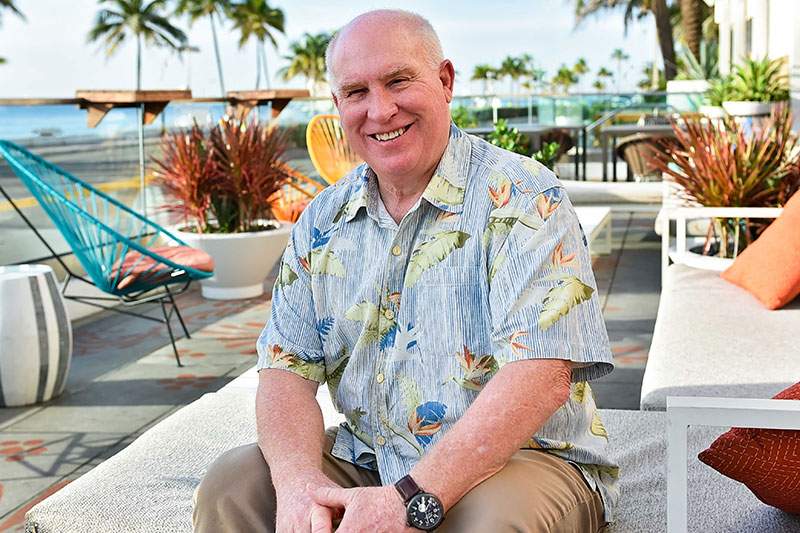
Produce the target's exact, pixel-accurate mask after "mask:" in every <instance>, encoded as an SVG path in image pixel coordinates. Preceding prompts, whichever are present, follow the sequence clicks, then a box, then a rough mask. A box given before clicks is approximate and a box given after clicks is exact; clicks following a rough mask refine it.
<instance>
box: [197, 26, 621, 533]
mask: <svg viewBox="0 0 800 533" xmlns="http://www.w3.org/2000/svg"><path fill="white" fill-rule="evenodd" d="M327 60H328V66H329V78H330V82H331V87H332V92H333V98H334V103H335V104H336V107H337V109H338V110H339V113H340V116H341V123H342V126H343V127H344V130H345V133H346V135H347V139H348V141H349V142H350V144H351V146H352V147H353V149H354V150H355V151H356V152H357V153H358V154H359V155H361V156H362V157H363V158H364V160H365V162H366V164H365V165H362V166H360V167H358V168H357V169H355V170H354V171H353V172H352V173H351V174H350V175H349V176H347V177H345V178H344V179H342V180H341V181H340V182H339V183H337V184H336V185H335V186H332V187H329V188H328V189H326V190H325V191H323V192H322V193H321V194H320V195H319V197H318V198H316V199H315V200H314V201H313V202H312V203H311V205H309V207H308V208H307V209H306V210H305V212H304V213H303V216H302V217H301V219H300V220H299V221H298V223H297V224H296V226H295V228H294V230H293V234H292V238H291V241H290V242H289V245H288V246H287V249H286V253H285V255H284V258H283V262H282V264H281V270H280V276H279V279H278V281H277V283H276V285H275V289H274V292H273V300H272V314H271V318H270V320H269V323H268V325H267V327H266V328H265V330H264V332H263V333H262V335H261V338H260V339H259V341H258V351H259V361H258V366H259V368H260V369H261V370H260V374H259V389H258V394H257V399H256V401H257V406H256V409H257V426H258V434H259V439H258V445H257V446H256V445H255V444H254V445H251V446H245V447H241V448H237V449H234V450H232V451H230V452H227V453H226V454H225V455H223V456H222V457H221V458H220V459H218V460H217V462H216V463H215V464H214V465H213V466H212V467H211V468H210V470H209V472H208V474H207V476H206V477H205V479H204V480H203V483H202V484H201V486H200V488H199V489H198V493H197V501H196V507H195V517H194V519H195V527H196V530H197V531H199V532H201V533H203V532H206V531H272V530H276V529H277V531H331V528H332V524H333V523H334V521H335V520H338V519H339V518H341V523H340V524H339V531H348V532H349V531H370V532H371V531H404V530H406V531H417V530H425V529H432V528H434V527H437V526H438V527H439V529H438V531H459V532H461V531H475V532H486V531H548V532H554V531H563V532H567V531H569V532H573V531H591V532H594V531H598V530H599V529H600V528H601V527H603V525H604V523H605V522H607V521H609V520H610V518H611V513H612V509H613V505H614V501H615V499H616V489H615V482H616V477H617V468H616V466H615V465H614V464H613V462H612V461H610V460H609V458H608V455H607V450H606V448H607V435H606V432H605V429H604V428H603V425H602V423H601V422H600V420H599V418H598V416H597V410H596V408H595V405H594V400H593V398H592V395H591V390H590V389H589V387H588V385H587V384H586V380H588V379H593V378H596V377H599V376H601V375H604V374H606V373H608V372H610V371H611V369H612V364H611V355H610V352H609V349H608V338H607V335H606V332H605V327H604V325H603V320H602V316H601V314H600V309H599V305H598V301H597V297H596V295H595V294H594V292H595V282H594V278H593V275H592V272H591V267H590V260H589V256H588V252H587V248H586V244H585V239H584V237H583V234H582V231H581V229H580V227H579V224H578V221H577V218H576V216H575V213H574V210H573V209H572V206H571V205H570V203H569V200H568V199H567V197H566V195H565V194H564V192H563V189H562V188H561V186H560V184H559V182H558V180H557V179H556V177H555V176H554V175H553V173H552V172H550V171H549V170H547V169H546V168H544V167H543V166H541V165H539V164H538V163H536V162H535V161H533V160H531V159H529V158H524V157H521V156H518V155H515V154H512V153H510V152H506V151H504V150H500V149H498V148H496V147H494V146H491V145H489V144H488V143H486V142H484V141H481V140H479V139H477V138H475V137H472V136H468V135H465V134H464V133H463V132H461V131H460V130H458V129H457V128H455V126H451V124H450V115H449V107H448V105H449V103H450V100H451V99H452V94H453V78H454V69H453V65H452V63H451V62H450V61H449V60H446V59H444V58H443V56H442V52H441V46H440V44H439V41H438V38H437V37H436V34H435V32H434V31H433V29H432V28H431V27H430V24H428V23H427V21H425V20H424V19H422V18H421V17H419V16H417V15H414V14H411V13H407V12H403V11H374V12H370V13H366V14H364V15H361V16H359V17H357V18H356V19H354V20H353V21H351V22H350V23H349V24H347V25H346V26H345V27H344V28H342V29H341V30H340V32H339V33H338V35H337V36H336V38H335V39H334V40H333V41H332V42H331V44H330V46H329V49H328V54H327ZM323 382H327V384H328V386H329V388H330V392H331V397H332V399H333V403H334V405H335V407H336V408H337V409H338V410H339V411H340V412H341V413H343V414H344V415H345V417H346V420H347V422H346V424H342V425H341V426H340V427H339V428H337V429H333V430H329V431H328V433H327V434H326V433H325V432H324V427H323V421H322V416H321V413H320V408H319V405H318V404H317V402H316V400H315V393H316V390H317V386H318V385H319V384H320V383H323ZM267 465H268V466H267ZM443 517H444V521H443V522H442V518H443ZM412 526H413V527H412Z"/></svg>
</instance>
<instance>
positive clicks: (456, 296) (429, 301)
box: [414, 265, 489, 357]
mask: <svg viewBox="0 0 800 533" xmlns="http://www.w3.org/2000/svg"><path fill="white" fill-rule="evenodd" d="M481 268H482V267H481V266H477V265H476V266H469V267H463V266H458V267H440V268H436V269H434V270H432V271H431V272H426V274H425V275H424V276H422V278H421V279H420V280H419V282H418V283H417V285H416V287H415V291H414V293H415V300H416V301H415V304H416V305H415V307H416V315H417V321H418V327H419V328H420V333H421V334H422V335H423V337H422V339H421V342H420V347H421V349H422V350H423V351H424V352H426V353H425V355H428V356H431V357H436V356H452V355H454V354H455V353H456V352H457V351H461V350H462V349H463V347H464V346H465V345H467V346H469V345H471V344H475V343H476V342H479V339H481V338H482V337H483V336H484V335H483V334H484V332H486V331H488V325H489V320H488V303H487V301H486V298H487V293H486V291H485V286H486V285H485V282H483V281H482V279H484V278H485V274H484V273H483V272H482V271H481Z"/></svg>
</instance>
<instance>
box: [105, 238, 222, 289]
mask: <svg viewBox="0 0 800 533" xmlns="http://www.w3.org/2000/svg"><path fill="white" fill-rule="evenodd" d="M149 250H150V251H151V252H153V253H154V254H157V255H160V256H161V257H163V258H165V259H169V260H170V261H172V262H173V263H177V264H179V265H181V266H187V267H190V268H194V269H196V270H201V271H203V272H213V271H214V259H212V257H211V256H210V255H208V254H207V253H205V252H204V251H203V250H199V249H197V248H192V247H191V246H155V247H153V248H150V249H149ZM155 265H156V261H154V260H153V259H152V258H151V257H149V256H146V255H142V254H140V253H139V252H137V251H135V250H131V251H129V252H128V254H127V255H126V256H125V260H124V261H123V262H122V264H119V262H117V263H116V264H115V265H114V268H113V269H112V272H114V274H113V275H116V272H117V269H119V270H120V276H121V277H120V280H119V283H117V289H124V288H126V287H129V286H131V285H133V284H134V283H136V282H137V281H145V282H148V283H157V282H160V281H163V280H164V279H166V278H167V277H169V272H168V271H166V272H165V270H164V269H165V268H167V267H164V266H163V265H162V266H161V267H159V266H155Z"/></svg>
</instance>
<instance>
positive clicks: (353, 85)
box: [339, 66, 416, 94]
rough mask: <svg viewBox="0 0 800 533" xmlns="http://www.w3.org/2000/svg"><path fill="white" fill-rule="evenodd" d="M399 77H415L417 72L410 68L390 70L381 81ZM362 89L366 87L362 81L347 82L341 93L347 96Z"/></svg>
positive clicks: (403, 67)
mask: <svg viewBox="0 0 800 533" xmlns="http://www.w3.org/2000/svg"><path fill="white" fill-rule="evenodd" d="M398 76H409V77H414V76H416V71H415V70H414V69H413V68H411V67H409V66H401V67H397V68H394V69H392V70H390V71H389V72H388V73H387V74H385V75H383V76H381V78H380V80H381V81H383V82H386V81H389V80H391V79H392V78H396V77H398ZM362 87H364V83H363V82H360V81H353V82H345V83H344V84H342V85H341V86H340V87H339V92H340V93H342V94H347V93H348V92H349V91H352V90H354V89H360V88H362Z"/></svg>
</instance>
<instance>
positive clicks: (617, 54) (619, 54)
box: [611, 48, 631, 92]
mask: <svg viewBox="0 0 800 533" xmlns="http://www.w3.org/2000/svg"><path fill="white" fill-rule="evenodd" d="M630 58H631V56H629V55H628V54H626V53H625V50H623V49H622V48H615V49H614V51H613V52H611V59H612V60H614V61H616V62H617V77H616V80H615V81H616V86H617V92H619V84H620V82H621V81H622V63H623V62H624V61H627V60H629V59H630Z"/></svg>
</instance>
